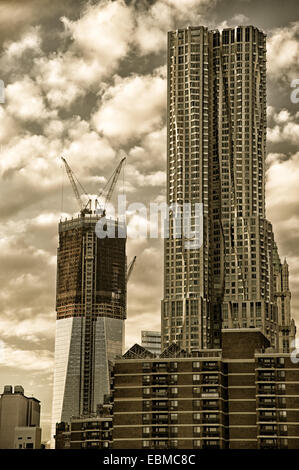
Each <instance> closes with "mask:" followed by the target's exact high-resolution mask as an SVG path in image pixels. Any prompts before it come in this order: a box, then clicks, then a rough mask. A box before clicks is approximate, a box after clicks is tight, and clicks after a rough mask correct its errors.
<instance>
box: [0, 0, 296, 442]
mask: <svg viewBox="0 0 299 470" xmlns="http://www.w3.org/2000/svg"><path fill="white" fill-rule="evenodd" d="M288 1H289V0H288ZM287 3H288V2H287ZM273 5H274V3H273ZM277 5H278V4H277ZM258 8H259V7H258V3H257V2H255V1H253V0H248V1H246V2H240V1H237V0H232V1H230V2H229V5H228V2H224V1H223V0H218V1H217V2H216V0H215V1H210V0H209V1H208V0H156V1H155V0H153V1H150V2H148V1H143V2H141V1H137V2H133V1H126V2H125V1H121V0H115V1H108V0H105V1H96V0H93V1H91V2H72V1H70V0H66V1H65V2H61V1H58V0H51V1H50V0H44V1H43V2H40V1H38V0H28V1H26V2H24V1H18V0H11V1H6V0H4V1H2V2H1V4H0V16H1V19H2V23H3V27H1V31H0V37H1V41H2V42H1V46H2V47H1V51H0V69H1V74H2V76H1V79H3V80H4V82H5V91H6V103H5V104H4V105H0V152H1V155H0V177H1V185H0V219H1V225H0V266H1V269H0V282H1V292H0V309H1V310H0V311H1V316H0V340H1V341H2V343H3V345H4V346H3V347H2V349H1V350H2V351H5V360H3V354H2V355H1V357H2V362H1V360H0V371H1V383H0V388H1V386H3V385H4V384H5V383H10V381H11V380H13V381H15V380H16V381H17V382H19V383H23V384H24V386H25V388H26V387H28V390H30V392H31V393H33V394H36V395H37V398H39V399H41V400H42V413H43V415H42V423H44V424H45V426H46V432H45V436H49V430H48V425H49V413H50V409H51V387H52V365H53V347H54V334H55V282H56V249H57V243H58V236H57V224H58V222H59V220H60V217H61V216H62V217H67V216H71V215H73V214H75V213H76V212H77V210H78V207H77V205H76V200H75V198H74V196H73V193H72V189H71V187H70V185H69V182H68V179H67V176H66V174H65V171H64V168H63V165H62V162H61V160H60V157H61V156H62V155H64V156H65V157H66V158H67V160H68V162H69V164H70V165H71V167H72V168H73V170H74V171H75V173H76V175H77V176H78V178H79V179H80V181H81V182H82V184H83V185H84V187H85V188H86V189H87V191H88V192H89V193H90V194H98V191H99V189H100V187H102V185H103V184H104V182H105V181H107V179H108V178H109V176H110V175H111V173H112V171H113V169H114V168H115V166H116V165H117V163H118V162H119V159H120V154H121V151H124V152H125V153H126V155H127V162H126V165H125V166H124V174H123V175H122V176H121V177H120V180H119V184H118V187H117V188H116V194H117V191H118V189H120V188H121V187H123V188H124V189H125V191H126V195H127V198H128V203H131V202H143V203H145V204H148V203H149V202H154V201H156V202H162V201H164V200H165V195H166V194H165V180H166V176H165V168H166V44H167V36H166V33H167V31H168V30H169V29H173V28H179V27H183V26H187V25H188V24H193V25H195V24H203V25H206V26H209V27H211V26H213V27H214V26H216V25H218V26H219V27H226V26H235V25H237V24H256V18H257V16H258V15H257V13H256V10H257V9H258ZM228 11H230V14H229V15H228V13H227V12H228ZM294 15H295V12H294ZM228 16H229V17H228ZM282 17H283V15H282V13H281V6H277V7H276V6H273V8H272V9H271V11H269V12H267V18H266V17H265V18H259V19H258V21H259V24H258V26H259V27H261V28H264V29H265V30H266V31H267V35H268V56H267V68H268V82H269V83H268V86H269V87H270V88H271V87H273V88H274V90H275V92H274V93H271V94H270V98H269V100H268V157H267V168H268V170H267V187H266V199H267V217H268V218H269V220H271V221H272V222H273V226H274V232H275V238H276V240H277V243H278V248H279V253H280V255H281V257H282V259H283V258H284V257H287V259H288V262H289V265H290V274H291V276H290V281H291V288H292V309H293V315H294V317H295V319H296V320H297V323H299V294H298V292H299V268H298V266H299V264H298V248H297V247H298V246H299V240H298V235H297V234H298V233H299V204H298V201H297V199H298V198H297V193H298V190H297V182H298V178H299V174H298V168H299V158H298V152H297V147H298V135H299V128H298V126H299V122H298V117H299V114H298V113H299V108H297V107H296V106H295V105H294V104H292V103H291V101H290V91H291V89H290V80H291V79H292V78H299V72H298V57H299V54H298V31H299V27H298V25H299V22H298V21H296V18H295V16H294V18H292V21H291V22H290V20H287V21H284V20H283V19H282ZM264 25H265V27H264ZM278 83H279V86H280V87H282V88H280V90H281V89H282V90H283V93H277V92H276V87H277V86H278V85H277V84H278ZM122 178H123V180H122ZM116 194H115V195H114V200H115V198H116ZM139 223H140V224H142V223H144V220H142V217H141V216H140V214H137V213H131V214H130V217H129V224H130V227H131V228H132V230H133V231H134V229H135V230H137V226H138V224H139ZM134 227H135V228H134ZM127 255H128V260H130V259H132V257H133V256H135V255H136V256H137V261H136V265H135V267H134V270H133V273H132V276H131V278H130V281H129V284H128V319H127V322H126V345H127V347H129V346H131V345H132V344H133V343H135V342H138V341H139V340H140V331H141V329H159V325H160V300H161V298H162V295H163V293H162V291H163V241H162V240H149V239H131V238H129V239H128V242H127ZM46 438H47V437H46Z"/></svg>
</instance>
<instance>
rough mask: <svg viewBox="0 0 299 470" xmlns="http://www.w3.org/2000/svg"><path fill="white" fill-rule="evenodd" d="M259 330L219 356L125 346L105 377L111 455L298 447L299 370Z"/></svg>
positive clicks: (241, 332) (240, 334)
mask: <svg viewBox="0 0 299 470" xmlns="http://www.w3.org/2000/svg"><path fill="white" fill-rule="evenodd" d="M269 344H270V343H269V341H268V340H267V338H266V337H265V336H264V335H263V334H262V332H261V331H260V330H259V329H245V328H244V329H226V330H223V331H222V349H213V350H198V351H194V352H193V353H192V354H190V353H187V352H186V351H183V350H181V349H180V348H179V347H178V345H175V344H173V345H171V346H169V348H167V349H166V350H165V351H164V352H163V353H162V354H161V355H160V357H159V358H155V357H153V355H152V354H151V353H150V352H148V351H146V350H145V349H144V348H142V347H141V346H138V345H135V346H133V347H132V348H131V349H130V350H129V351H127V353H126V354H125V355H124V356H123V358H122V359H121V360H117V361H116V362H115V366H114V372H113V376H114V377H113V448H114V449H137V448H149V449H165V448H180V449H194V448H201V449H204V448H221V449H223V448H229V449H259V448H288V449H296V448H299V367H298V364H294V363H292V362H291V359H290V355H289V354H287V353H283V352H282V353H277V352H272V350H271V348H269Z"/></svg>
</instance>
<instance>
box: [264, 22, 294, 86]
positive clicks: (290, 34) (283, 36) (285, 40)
mask: <svg viewBox="0 0 299 470" xmlns="http://www.w3.org/2000/svg"><path fill="white" fill-rule="evenodd" d="M298 39H299V22H298V21H297V22H294V23H292V24H291V25H289V26H286V27H283V28H277V29H275V30H274V31H273V32H272V34H271V35H270V36H269V38H268V41H267V59H268V68H267V70H268V74H269V75H270V76H271V77H272V78H273V79H275V80H278V81H281V80H285V81H289V82H291V80H292V79H294V78H298V76H299V41H298Z"/></svg>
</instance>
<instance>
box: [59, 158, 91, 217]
mask: <svg viewBox="0 0 299 470" xmlns="http://www.w3.org/2000/svg"><path fill="white" fill-rule="evenodd" d="M61 160H62V161H63V163H64V165H65V169H66V172H67V175H68V177H69V180H70V183H71V185H72V188H73V191H74V194H75V197H76V199H77V202H78V206H79V209H80V212H81V214H82V216H83V217H84V215H85V214H91V209H90V203H91V201H90V200H89V201H88V203H87V205H86V206H85V207H83V203H82V201H81V197H80V193H79V190H78V188H77V185H76V182H75V178H76V176H75V174H74V172H73V171H72V169H71V167H70V166H69V164H68V163H67V161H66V159H65V158H64V157H61ZM76 180H77V182H78V184H79V185H80V187H81V189H82V191H83V192H84V194H85V195H87V193H86V191H85V189H84V188H83V186H82V184H81V183H80V181H79V180H78V178H76ZM88 205H89V208H87V206H88Z"/></svg>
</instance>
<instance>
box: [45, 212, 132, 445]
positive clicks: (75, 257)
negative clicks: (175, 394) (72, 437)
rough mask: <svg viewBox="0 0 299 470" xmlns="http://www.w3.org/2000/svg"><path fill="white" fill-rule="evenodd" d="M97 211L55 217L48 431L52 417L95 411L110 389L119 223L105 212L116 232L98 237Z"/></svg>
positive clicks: (119, 309)
mask: <svg viewBox="0 0 299 470" xmlns="http://www.w3.org/2000/svg"><path fill="white" fill-rule="evenodd" d="M102 215H103V214H101V215H99V214H97V213H96V212H95V211H91V210H87V211H86V210H85V211H84V210H83V211H81V212H80V214H79V215H78V217H77V218H72V219H69V220H65V221H61V222H60V223H59V247H58V253H57V287H56V292H57V295H56V311H57V321H56V341H55V370H54V388H53V409H52V437H53V435H54V434H55V427H56V423H59V422H62V421H64V422H70V418H71V417H79V416H84V415H85V416H88V415H91V414H94V413H96V412H97V407H98V405H100V404H102V403H103V399H104V395H105V394H108V393H109V392H110V383H109V365H110V364H111V362H112V361H113V359H114V358H115V356H117V355H121V354H122V352H123V343H124V320H125V318H126V236H125V227H124V226H123V225H121V223H120V222H116V221H115V220H112V219H107V218H105V224H106V227H105V228H106V231H107V233H109V231H110V230H109V224H112V225H113V230H114V229H115V233H116V236H115V237H114V238H112V237H105V238H101V237H98V236H97V234H96V226H97V224H98V223H99V221H103V220H104V219H102ZM120 229H122V232H121V233H122V235H121V236H118V235H119V234H120ZM110 233H111V231H110Z"/></svg>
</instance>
